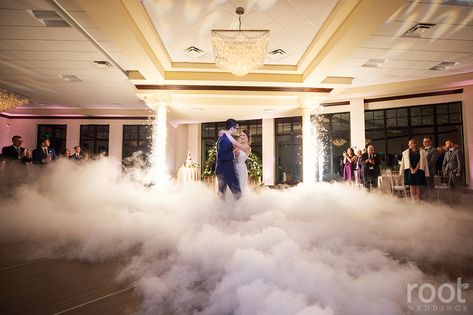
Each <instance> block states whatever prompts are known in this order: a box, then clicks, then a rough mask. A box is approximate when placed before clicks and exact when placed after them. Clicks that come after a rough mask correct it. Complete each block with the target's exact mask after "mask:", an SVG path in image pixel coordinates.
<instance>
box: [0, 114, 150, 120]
mask: <svg viewBox="0 0 473 315" xmlns="http://www.w3.org/2000/svg"><path fill="white" fill-rule="evenodd" d="M0 117H3V118H6V119H83V120H98V119H102V120H154V117H153V116H149V117H148V116H87V115H73V116H68V115H50V116H45V115H34V114H33V115H23V114H21V115H9V114H6V113H0Z"/></svg>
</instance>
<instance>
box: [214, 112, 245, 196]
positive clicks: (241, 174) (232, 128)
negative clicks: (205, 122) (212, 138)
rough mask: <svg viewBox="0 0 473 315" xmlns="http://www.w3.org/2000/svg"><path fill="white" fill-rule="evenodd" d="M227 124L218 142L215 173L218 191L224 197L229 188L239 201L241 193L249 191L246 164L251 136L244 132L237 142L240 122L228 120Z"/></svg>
mask: <svg viewBox="0 0 473 315" xmlns="http://www.w3.org/2000/svg"><path fill="white" fill-rule="evenodd" d="M225 124H226V125H225V130H221V131H220V133H219V138H218V140H217V158H216V161H217V165H216V168H215V173H216V175H217V180H218V191H219V194H220V196H221V197H223V195H224V193H225V191H226V190H227V186H228V188H230V191H231V192H232V193H233V195H234V196H235V197H236V198H237V199H238V198H240V196H241V192H242V191H243V192H245V191H246V190H247V189H248V184H247V181H248V170H247V168H246V164H245V162H246V159H247V158H248V155H249V154H250V152H251V147H250V141H251V140H250V134H249V132H248V131H247V130H242V131H241V132H240V137H239V139H238V141H237V140H235V139H234V138H233V135H234V134H235V133H236V132H237V130H238V122H237V121H236V120H235V119H228V120H227V121H226V122H225Z"/></svg>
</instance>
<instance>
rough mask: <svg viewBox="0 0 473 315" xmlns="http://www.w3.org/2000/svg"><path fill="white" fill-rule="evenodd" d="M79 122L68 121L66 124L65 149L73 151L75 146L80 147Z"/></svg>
mask: <svg viewBox="0 0 473 315" xmlns="http://www.w3.org/2000/svg"><path fill="white" fill-rule="evenodd" d="M80 125H81V121H80V120H70V121H69V122H68V124H67V133H66V148H68V149H69V150H71V152H73V151H74V147H75V146H76V145H80Z"/></svg>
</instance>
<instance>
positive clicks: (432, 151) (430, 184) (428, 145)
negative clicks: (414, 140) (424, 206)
mask: <svg viewBox="0 0 473 315" xmlns="http://www.w3.org/2000/svg"><path fill="white" fill-rule="evenodd" d="M422 144H423V145H424V150H425V152H427V166H428V168H429V175H430V176H428V177H427V178H426V179H427V195H428V199H429V200H433V198H434V196H435V185H434V176H435V174H436V169H435V168H436V164H437V160H438V157H439V153H438V152H437V149H436V148H435V147H434V146H432V138H431V137H424V140H423V141H422Z"/></svg>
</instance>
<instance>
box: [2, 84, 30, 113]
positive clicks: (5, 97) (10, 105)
mask: <svg viewBox="0 0 473 315" xmlns="http://www.w3.org/2000/svg"><path fill="white" fill-rule="evenodd" d="M29 101H30V100H29V99H28V98H27V97H26V96H23V95H20V94H17V93H13V92H11V91H8V90H6V89H3V88H0V112H7V111H9V110H12V109H15V108H17V107H18V106H21V105H25V104H28V103H29Z"/></svg>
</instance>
